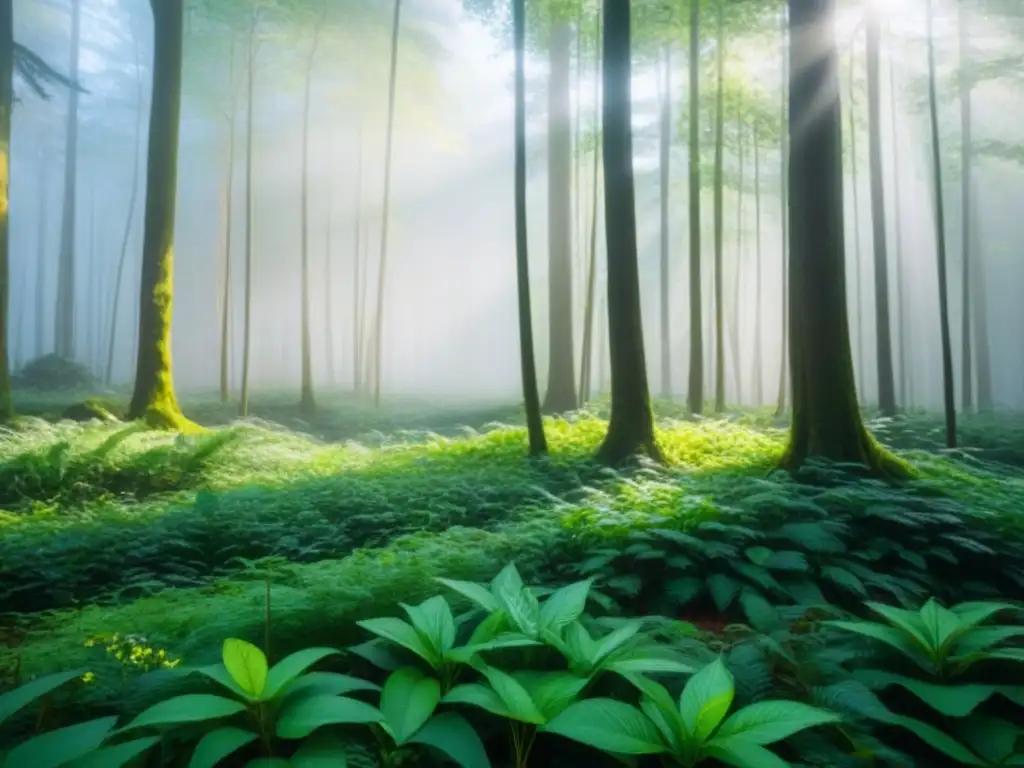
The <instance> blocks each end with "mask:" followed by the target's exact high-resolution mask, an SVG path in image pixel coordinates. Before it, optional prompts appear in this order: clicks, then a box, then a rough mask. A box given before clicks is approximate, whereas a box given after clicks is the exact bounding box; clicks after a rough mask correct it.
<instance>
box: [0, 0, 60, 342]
mask: <svg viewBox="0 0 1024 768" xmlns="http://www.w3.org/2000/svg"><path fill="white" fill-rule="evenodd" d="M2 2H6V0H0V3H2ZM0 10H2V9H0ZM0 34H2V31H0ZM0 66H2V62H0ZM2 76H3V75H2V74H0V77H2ZM0 93H2V92H0ZM0 98H2V96H0ZM40 162H41V163H43V165H42V167H41V168H40V170H39V176H38V184H39V200H38V202H37V206H38V208H37V211H36V216H37V218H38V226H39V228H38V230H37V231H36V297H35V326H36V328H35V352H34V354H35V356H36V357H42V356H43V355H44V354H46V350H47V340H46V335H45V330H46V318H45V316H44V315H45V309H44V308H45V305H46V263H47V261H49V259H48V256H49V253H48V252H47V248H46V246H47V238H46V235H47V233H48V232H49V231H50V230H49V226H48V224H49V216H48V215H47V214H48V213H49V210H50V208H49V206H48V205H47V201H48V198H49V195H48V194H47V192H48V184H47V180H48V179H49V174H48V173H47V167H46V165H45V161H44V160H43V159H42V158H40Z"/></svg>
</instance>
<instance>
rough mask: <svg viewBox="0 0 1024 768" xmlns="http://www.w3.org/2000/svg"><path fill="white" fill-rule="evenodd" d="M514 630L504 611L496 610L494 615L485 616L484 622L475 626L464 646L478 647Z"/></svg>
mask: <svg viewBox="0 0 1024 768" xmlns="http://www.w3.org/2000/svg"><path fill="white" fill-rule="evenodd" d="M514 629H515V627H513V626H512V622H511V621H509V618H508V614H507V613H505V611H502V610H496V611H494V613H490V614H488V615H487V616H485V617H484V620H483V621H481V622H480V623H479V624H477V625H476V628H475V629H474V630H473V634H472V635H470V636H469V640H467V641H466V644H467V645H479V644H480V643H486V642H489V641H491V640H494V639H495V638H496V637H499V636H501V635H502V634H505V633H508V632H511V631H512V630H514ZM516 634H519V633H516Z"/></svg>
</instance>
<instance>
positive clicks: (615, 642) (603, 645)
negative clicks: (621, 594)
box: [569, 621, 640, 662]
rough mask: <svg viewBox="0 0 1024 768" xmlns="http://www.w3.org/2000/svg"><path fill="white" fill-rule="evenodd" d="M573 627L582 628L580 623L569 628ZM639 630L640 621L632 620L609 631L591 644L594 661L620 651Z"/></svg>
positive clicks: (591, 655) (580, 640)
mask: <svg viewBox="0 0 1024 768" xmlns="http://www.w3.org/2000/svg"><path fill="white" fill-rule="evenodd" d="M573 627H580V629H582V627H581V626H580V625H579V624H574V625H572V626H570V627H569V629H570V630H573ZM639 631H640V622H639V621H631V622H628V623H627V624H623V625H622V626H621V627H619V628H618V629H616V630H614V631H612V632H609V633H608V634H607V635H605V636H604V637H602V638H600V639H599V640H597V641H596V644H595V645H592V646H591V648H593V651H592V652H591V654H590V658H591V659H592V660H593V661H594V662H599V661H602V660H604V659H606V658H608V657H609V656H611V655H612V654H613V653H615V652H616V651H618V650H619V649H620V648H622V647H623V646H625V645H626V643H628V642H629V641H630V640H632V639H633V638H634V637H636V634H637V632H639ZM584 632H585V630H584ZM587 637H588V638H589V635H587ZM579 642H580V643H582V644H585V641H584V640H583V639H582V638H580V639H579Z"/></svg>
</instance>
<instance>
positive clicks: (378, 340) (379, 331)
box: [373, 0, 402, 407]
mask: <svg viewBox="0 0 1024 768" xmlns="http://www.w3.org/2000/svg"><path fill="white" fill-rule="evenodd" d="M401 19H402V0H395V16H394V22H393V24H392V27H391V72H390V74H389V75H388V126H387V133H386V134H385V149H384V202H383V206H382V211H381V220H382V221H381V230H380V262H379V265H378V272H377V314H376V320H375V322H374V324H373V404H374V405H375V406H377V407H379V406H380V386H381V355H382V349H383V339H384V279H385V277H386V275H387V258H388V226H389V224H390V221H389V219H388V214H389V213H390V208H391V150H392V145H393V142H394V138H395V85H396V82H397V79H398V31H399V28H400V24H401Z"/></svg>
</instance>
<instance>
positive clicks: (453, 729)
mask: <svg viewBox="0 0 1024 768" xmlns="http://www.w3.org/2000/svg"><path fill="white" fill-rule="evenodd" d="M408 743H409V744H423V745H425V746H428V747H433V748H434V749H436V750H438V751H440V752H442V753H444V754H445V755H447V756H448V757H450V758H451V759H452V760H454V761H455V762H456V763H458V764H459V765H460V766H462V768H490V766H491V762H490V760H488V759H487V752H486V750H485V749H484V744H483V742H482V741H481V740H480V736H479V735H478V734H477V732H476V731H475V730H473V727H472V726H471V725H470V724H469V723H467V722H466V719H465V718H464V717H462V715H459V714H457V713H456V712H443V713H441V714H440V715H438V716H437V717H433V718H431V719H430V720H428V721H427V722H426V724H425V725H424V726H423V727H422V728H420V729H419V730H418V731H417V732H416V733H415V734H413V735H412V737H411V738H410V739H409V741H408Z"/></svg>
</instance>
